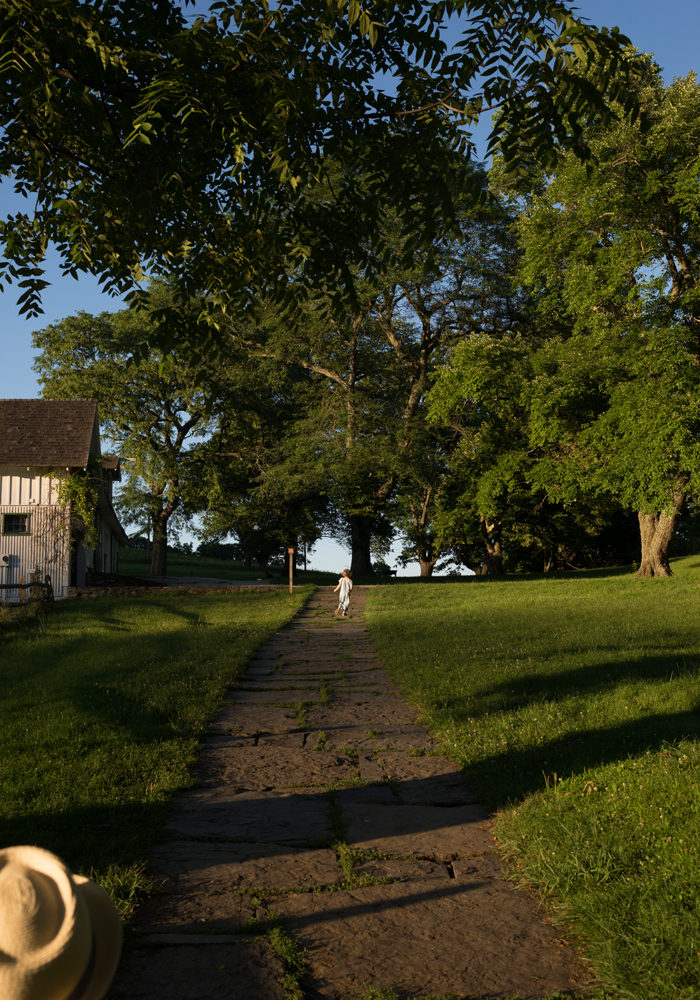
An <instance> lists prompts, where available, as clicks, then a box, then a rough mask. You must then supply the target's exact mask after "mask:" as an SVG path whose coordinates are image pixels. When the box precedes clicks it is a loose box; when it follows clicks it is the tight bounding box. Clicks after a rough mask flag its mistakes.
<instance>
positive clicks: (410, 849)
mask: <svg viewBox="0 0 700 1000" xmlns="http://www.w3.org/2000/svg"><path fill="white" fill-rule="evenodd" d="M343 823H344V826H345V831H346V837H347V841H348V843H349V844H351V845H352V846H353V847H359V848H362V849H363V850H378V851H383V852H386V853H388V854H401V855H417V856H419V857H424V858H434V859H436V860H440V861H451V860H453V859H454V858H464V857H471V856H472V855H475V854H483V853H485V852H487V851H493V850H495V841H494V839H493V834H492V832H491V827H490V824H489V823H488V821H487V818H486V812H485V810H484V809H483V808H482V807H481V806H474V805H468V806H452V807H445V806H423V805H380V804H376V805H375V804H372V803H367V804H357V805H348V806H347V807H344V808H343Z"/></svg>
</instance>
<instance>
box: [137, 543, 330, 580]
mask: <svg viewBox="0 0 700 1000" xmlns="http://www.w3.org/2000/svg"><path fill="white" fill-rule="evenodd" d="M150 568H151V556H150V553H147V552H145V551H144V550H143V549H127V548H122V549H120V550H119V572H120V574H122V575H125V576H143V577H147V576H148V575H149V571H150ZM341 570H342V566H341V567H340V569H339V570H338V572H337V573H326V572H324V571H323V570H311V569H310V570H302V569H298V570H297V571H296V573H295V575H294V583H295V585H296V586H304V585H306V584H328V583H333V584H334V585H335V584H336V583H337V581H338V576H339V575H340V571H341ZM167 576H169V577H171V576H193V577H215V578H218V579H221V580H263V581H267V582H271V583H275V584H278V585H284V584H286V583H287V582H288V581H289V570H288V569H287V568H285V569H283V570H281V569H277V570H274V571H272V572H271V573H270V575H269V577H266V575H265V571H264V570H261V569H260V568H259V567H258V568H257V569H246V568H245V567H244V566H243V565H242V563H239V562H234V561H233V560H232V559H214V558H209V557H206V556H196V555H184V554H182V553H179V552H168V561H167Z"/></svg>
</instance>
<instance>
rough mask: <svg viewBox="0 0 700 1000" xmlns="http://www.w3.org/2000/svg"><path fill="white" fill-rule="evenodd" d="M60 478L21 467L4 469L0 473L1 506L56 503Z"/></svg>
mask: <svg viewBox="0 0 700 1000" xmlns="http://www.w3.org/2000/svg"><path fill="white" fill-rule="evenodd" d="M57 486H58V479H56V478H54V477H53V476H38V475H36V474H35V473H32V472H27V471H23V470H21V469H11V470H4V471H3V473H2V475H0V507H3V508H4V507H20V506H22V505H24V504H42V505H47V506H48V505H49V504H56V503H58V495H57Z"/></svg>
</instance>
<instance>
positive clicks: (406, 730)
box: [306, 709, 438, 751]
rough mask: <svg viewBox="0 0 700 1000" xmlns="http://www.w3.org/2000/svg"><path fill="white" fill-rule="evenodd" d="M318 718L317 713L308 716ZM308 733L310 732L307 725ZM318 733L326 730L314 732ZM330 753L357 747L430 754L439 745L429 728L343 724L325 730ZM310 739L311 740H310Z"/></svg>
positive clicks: (312, 712) (311, 711)
mask: <svg viewBox="0 0 700 1000" xmlns="http://www.w3.org/2000/svg"><path fill="white" fill-rule="evenodd" d="M309 714H314V715H315V710H314V709H310V710H309V712H308V713H307V716H308V715H309ZM306 728H307V730H309V729H310V726H309V724H308V723H307V727H306ZM313 731H315V732H321V731H322V730H321V729H320V728H319V729H314V730H313ZM323 732H325V733H326V746H327V747H328V749H329V750H337V749H338V748H339V747H353V748H355V749H357V750H369V751H381V750H403V751H407V750H423V751H430V750H432V749H433V748H434V747H436V746H437V745H438V742H437V740H435V739H433V738H432V737H431V735H430V733H429V732H428V730H427V729H424V728H423V726H416V725H410V724H406V725H397V726H385V727H383V728H377V727H375V726H370V727H368V726H356V725H343V726H334V727H333V728H330V727H329V728H328V729H325V730H323ZM307 739H308V738H307Z"/></svg>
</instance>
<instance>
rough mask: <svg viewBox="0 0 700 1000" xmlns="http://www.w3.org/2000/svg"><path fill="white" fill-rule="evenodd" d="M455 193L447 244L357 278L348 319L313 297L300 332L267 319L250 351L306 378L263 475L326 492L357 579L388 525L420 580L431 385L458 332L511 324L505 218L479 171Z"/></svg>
mask: <svg viewBox="0 0 700 1000" xmlns="http://www.w3.org/2000/svg"><path fill="white" fill-rule="evenodd" d="M456 182H457V178H456ZM458 182H459V183H460V184H461V185H462V187H463V190H467V191H468V195H466V196H465V197H463V202H464V203H466V206H467V207H466V208H464V210H463V211H461V212H460V215H459V219H458V231H457V233H456V234H450V233H447V234H445V235H443V236H441V238H439V239H436V240H435V241H434V243H433V245H432V246H431V248H430V250H429V251H427V252H423V253H416V254H415V255H414V258H413V260H412V261H411V264H410V266H408V265H406V266H404V267H396V268H393V269H392V270H391V271H390V272H388V273H387V274H385V275H384V276H382V277H381V278H380V279H374V280H373V279H372V278H369V277H365V278H364V279H363V280H362V281H360V280H359V279H358V280H357V281H356V286H357V289H358V300H359V301H358V303H357V305H356V306H355V307H354V308H350V307H346V308H345V309H338V310H335V311H334V310H333V306H332V303H329V302H325V301H323V300H322V297H321V296H320V295H319V296H317V298H316V299H315V300H314V303H313V308H312V307H311V306H310V307H309V308H308V310H307V312H306V313H305V317H304V322H303V323H302V324H301V325H300V328H299V329H297V328H296V327H289V326H288V325H287V324H284V323H281V324H280V323H279V322H276V321H275V318H274V315H273V317H272V318H271V319H270V318H268V317H262V318H261V320H260V323H259V324H258V332H259V335H260V338H261V344H262V347H261V348H260V350H261V351H262V352H263V353H267V354H269V356H271V357H274V358H275V359H276V360H277V361H278V362H279V363H280V364H286V365H288V366H292V367H293V368H295V369H296V370H298V371H300V372H304V373H305V374H306V376H307V378H308V388H307V390H306V400H305V402H304V403H303V404H302V406H303V411H304V414H303V416H302V417H300V418H299V419H297V420H295V421H293V422H292V424H291V425H290V427H289V430H288V431H287V432H286V434H285V447H284V452H285V455H286V456H287V457H286V465H284V466H281V467H275V466H272V467H271V469H270V473H269V474H270V475H271V476H273V477H274V478H275V479H276V481H282V480H283V481H286V480H287V479H288V478H289V476H290V472H291V470H290V464H291V465H295V466H297V467H298V468H302V469H303V470H304V477H305V481H306V483H307V484H309V483H315V484H316V490H317V491H318V492H320V493H323V492H325V494H326V495H327V496H328V498H329V500H330V502H331V504H332V506H333V508H334V509H335V511H336V512H337V514H338V520H337V526H336V529H335V533H336V534H340V535H341V537H343V540H345V541H349V542H350V547H351V550H352V571H353V572H354V573H356V574H363V575H364V574H368V573H371V572H372V563H371V559H372V548H373V546H376V544H377V542H378V541H386V540H387V538H388V537H390V535H391V534H392V533H393V529H392V520H393V518H394V517H395V516H396V517H400V518H401V523H402V526H403V527H404V528H406V529H407V530H408V532H409V534H411V536H412V537H413V538H414V540H415V544H416V549H415V551H416V554H418V558H419V561H420V562H421V565H422V571H423V572H425V573H426V574H427V573H429V572H430V568H431V567H432V565H434V559H433V554H432V553H431V554H429V555H428V554H427V549H426V544H427V543H428V541H429V538H430V535H431V529H430V525H429V513H430V509H431V498H432V496H433V493H434V491H435V489H436V486H437V485H438V483H437V479H436V476H437V474H438V471H439V470H440V469H441V468H442V467H443V465H444V463H441V462H440V461H438V462H436V461H434V460H433V457H432V456H431V452H432V450H433V448H434V446H435V443H436V440H437V436H436V435H435V434H433V433H432V432H427V431H426V429H425V403H424V398H425V393H426V391H427V389H428V386H429V382H430V377H431V374H432V372H433V370H434V368H435V366H436V364H438V362H439V361H440V359H441V358H442V357H443V356H444V352H445V351H446V350H448V348H449V346H450V345H451V344H452V343H454V342H455V341H456V340H458V339H459V338H460V337H462V336H464V335H465V331H469V330H471V329H473V328H475V327H476V328H483V327H486V328H488V329H492V328H494V327H498V326H501V325H503V324H506V325H507V324H508V323H509V322H510V319H509V315H510V311H511V301H510V298H511V297H510V286H509V285H508V284H507V282H506V281H504V274H505V273H507V266H508V264H507V261H506V259H507V257H508V254H509V253H510V252H511V248H512V240H510V241H509V239H508V236H507V229H506V225H507V222H508V219H507V217H506V216H505V215H504V213H503V212H502V211H500V209H499V208H498V206H497V205H495V204H494V203H493V202H491V201H490V200H489V199H488V198H487V197H486V178H485V175H484V173H483V171H481V170H477V169H471V168H470V169H464V168H463V169H462V175H461V177H460V178H459V179H458ZM475 191H478V192H479V197H478V198H477V197H475V196H474V192H475ZM387 227H388V228H390V229H391V240H392V242H393V245H394V246H398V247H401V244H402V243H403V241H404V240H406V239H407V236H406V235H405V234H404V233H403V232H402V229H401V227H400V225H399V224H398V223H397V221H396V220H392V225H391V226H390V227H389V225H388V223H387ZM387 240H388V237H387ZM396 256H397V257H401V256H402V250H401V249H399V250H398V251H397V253H396ZM329 313H330V319H329ZM441 447H442V448H444V441H443V442H442V444H441ZM425 490H427V491H428V493H427V495H423V493H424V491H425ZM426 501H427V502H426ZM419 553H420V554H419Z"/></svg>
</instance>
